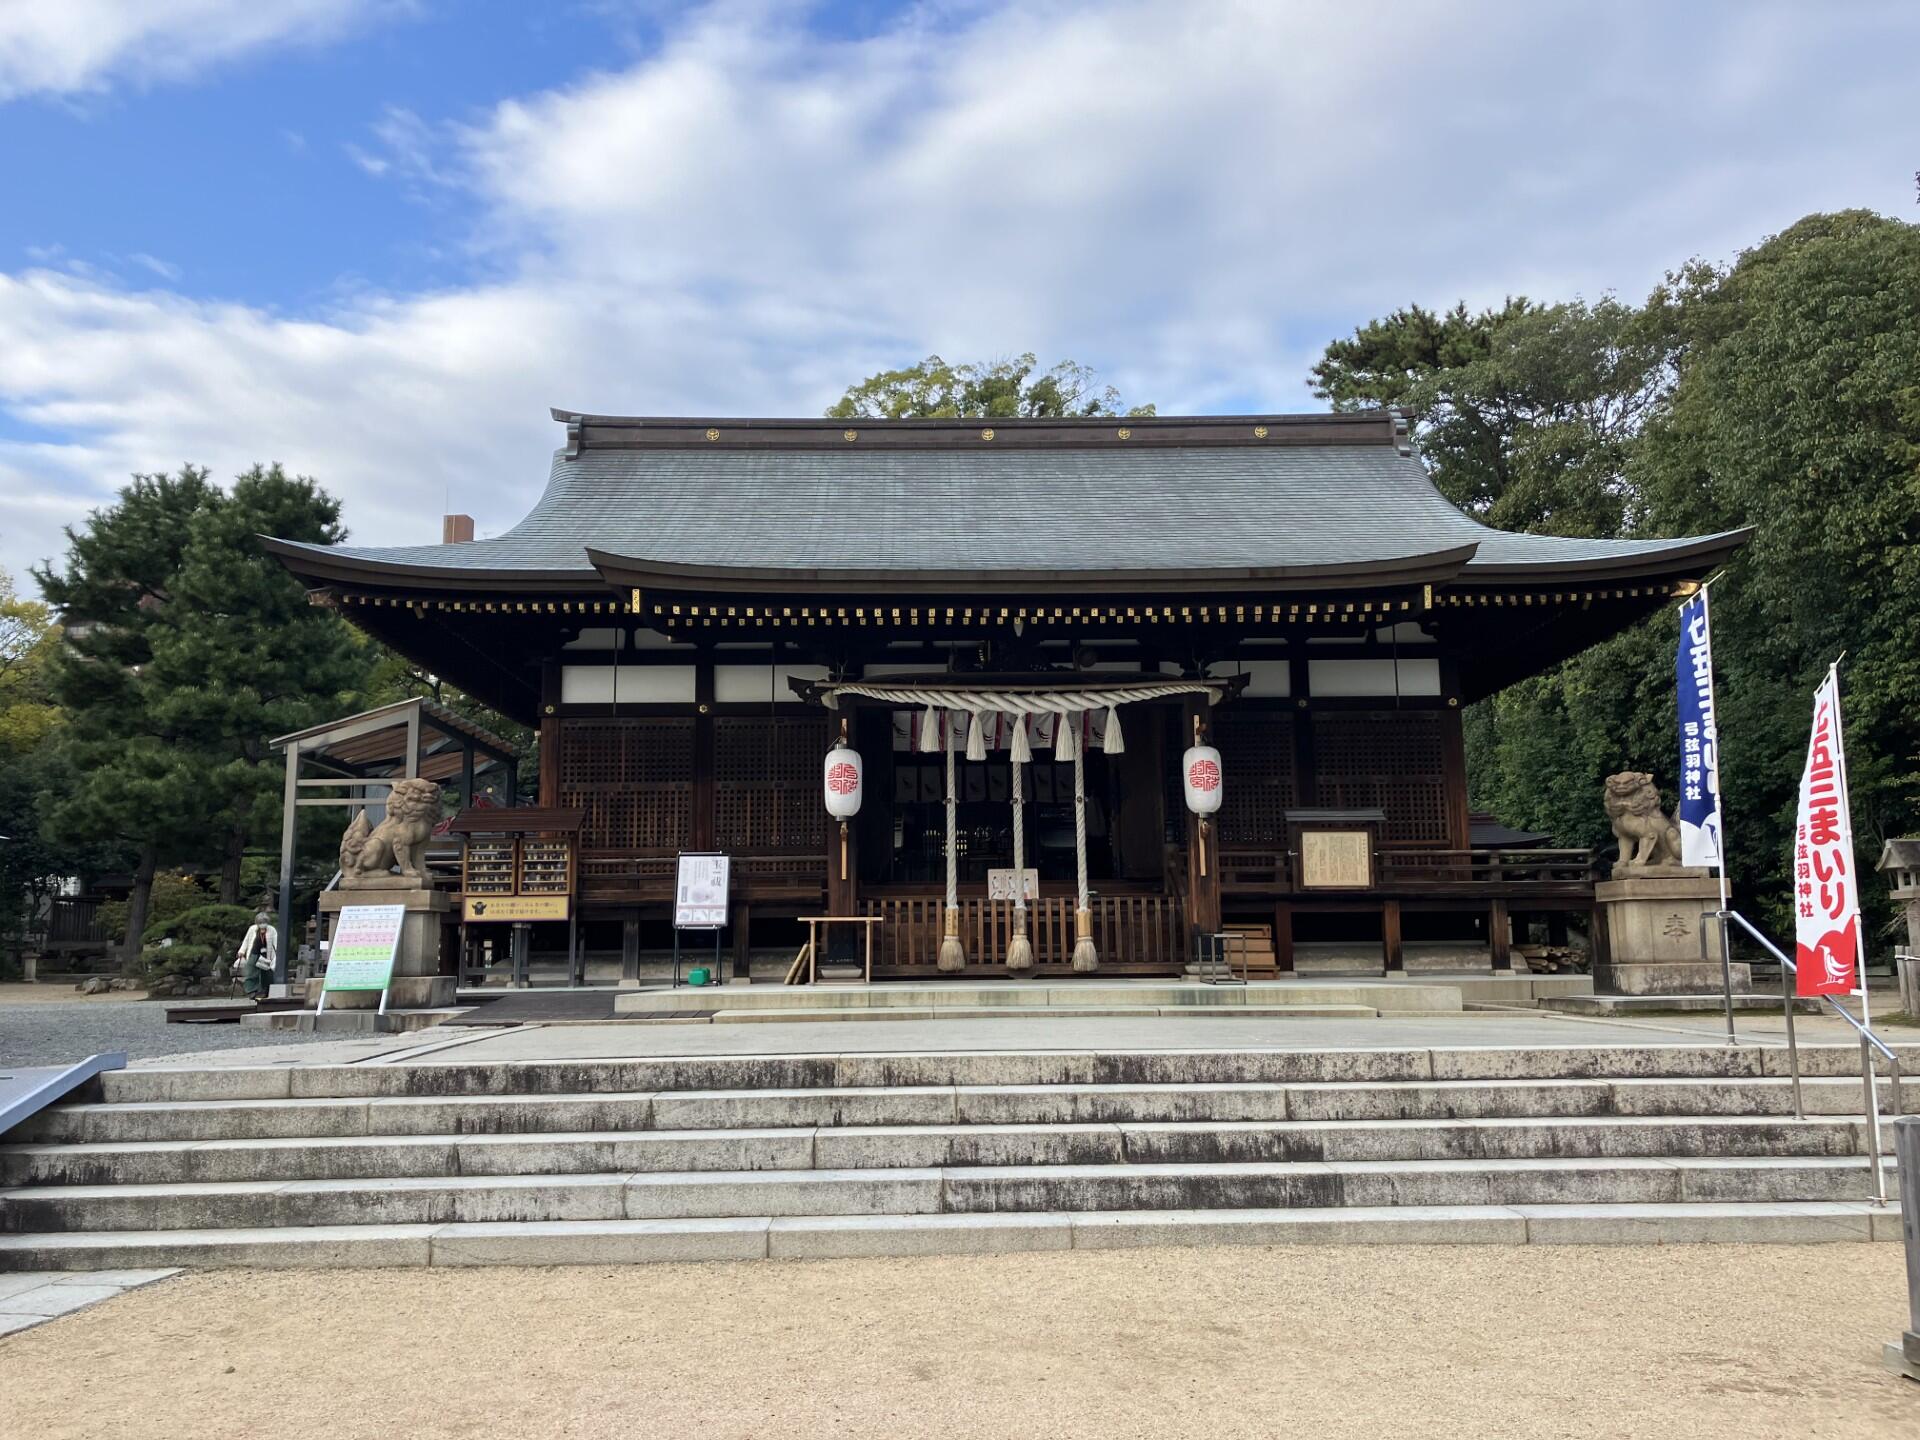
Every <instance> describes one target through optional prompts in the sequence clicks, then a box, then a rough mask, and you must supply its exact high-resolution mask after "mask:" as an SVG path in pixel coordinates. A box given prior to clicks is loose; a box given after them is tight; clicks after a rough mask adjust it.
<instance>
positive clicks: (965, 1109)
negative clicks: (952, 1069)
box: [12, 1078, 1920, 1144]
mask: <svg viewBox="0 0 1920 1440" xmlns="http://www.w3.org/2000/svg"><path fill="white" fill-rule="evenodd" d="M1878 1089H1879V1095H1880V1104H1881V1107H1882V1113H1883V1114H1889V1113H1891V1112H1892V1110H1893V1109H1894V1105H1893V1099H1894V1096H1893V1086H1892V1082H1891V1081H1882V1082H1880V1083H1879V1087H1878ZM1801 1090H1802V1098H1803V1103H1804V1106H1805V1109H1806V1113H1807V1114H1809V1115H1857V1114H1860V1113H1861V1102H1862V1098H1863V1095H1862V1090H1863V1087H1862V1086H1861V1084H1860V1082H1859V1081H1858V1080H1850V1079H1824V1080H1822V1079H1815V1080H1806V1081H1804V1082H1803V1083H1802V1087H1801ZM1902 1090H1903V1092H1904V1098H1905V1101H1906V1108H1907V1109H1908V1110H1909V1111H1912V1110H1915V1109H1920V1081H1909V1082H1907V1083H1906V1084H1905V1085H1903V1086H1902ZM1792 1109H1793V1093H1792V1087H1791V1085H1790V1083H1789V1082H1788V1081H1786V1080H1781V1079H1732V1080H1684V1079H1682V1080H1676V1079H1666V1078H1658V1079H1614V1080H1557V1081H1532V1080H1473V1081H1452V1080H1449V1081H1400V1082H1379V1083H1376V1082H1347V1083H1338V1084H1321V1085H1302V1084H1293V1085H1288V1084H1271V1083H1259V1084H1188V1085H1082V1084H1052V1085H961V1086H910V1085H898V1086H842V1087H833V1088H824V1089H794V1090H761V1091H741V1090H707V1091H683V1092H666V1093H644V1092H614V1093H604V1094H535V1095H511V1094H509V1095H475V1096H467V1095H456V1096H422V1097H415V1096H391V1097H389V1096H375V1097H372V1098H369V1099H345V1098H341V1099H287V1100H272V1101H269V1100H179V1101H147V1102H138V1103H125V1104H81V1105H65V1106H56V1107H52V1108H50V1109H47V1110H45V1111H42V1112H41V1113H40V1114H39V1115H37V1116H35V1117H34V1118H33V1119H32V1120H30V1121H28V1122H27V1123H26V1124H25V1125H23V1126H20V1127H18V1128H17V1129H16V1130H15V1131H14V1132H12V1138H15V1139H17V1140H18V1141H21V1142H26V1143H42V1144H44V1143H51V1142H60V1141H68V1142H76V1143H82V1144H103V1143H115V1142H120V1143H137V1142H151V1141H168V1140H241V1139H267V1138H287V1139H292V1138H301V1137H312V1138H320V1137H342V1136H356V1135H440V1136H452V1135H462V1134H506V1133H522V1134H546V1133H569V1132H576V1131H587V1130H618V1131H632V1130H725V1129H736V1128H752V1129H765V1128H785V1127H814V1126H835V1127H838V1126H857V1125H883V1126H901V1125H941V1124H949V1123H957V1124H982V1125H1045V1124H1053V1125H1061V1124H1089V1123H1114V1122H1148V1121H1182V1120H1195V1121H1198V1120H1214V1121H1256V1120H1286V1119H1296V1120H1375V1119H1477V1118H1487V1117H1533V1118H1549V1117H1573V1116H1596V1115H1672V1116H1682V1115H1684V1116H1696V1117H1709V1116H1723V1115H1781V1116H1784V1115H1789V1114H1791V1113H1792Z"/></svg>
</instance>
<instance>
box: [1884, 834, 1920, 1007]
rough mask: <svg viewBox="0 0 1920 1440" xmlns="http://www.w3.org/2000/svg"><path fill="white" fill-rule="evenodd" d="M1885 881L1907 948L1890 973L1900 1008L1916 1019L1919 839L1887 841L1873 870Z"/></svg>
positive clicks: (1919, 988) (1919, 933) (1919, 962)
mask: <svg viewBox="0 0 1920 1440" xmlns="http://www.w3.org/2000/svg"><path fill="white" fill-rule="evenodd" d="M1875 868H1876V869H1878V870H1879V872H1880V873H1881V874H1882V875H1884V876H1886V877H1887V887H1888V888H1887V898H1888V899H1890V900H1892V901H1893V903H1894V904H1896V905H1898V906H1899V907H1900V908H1901V909H1902V910H1904V911H1905V912H1906V915H1907V944H1906V948H1905V950H1904V951H1903V952H1902V954H1901V956H1900V958H1898V959H1896V960H1895V961H1894V967H1893V968H1894V970H1895V971H1896V972H1897V973H1898V975H1899V977H1900V1008H1901V1009H1902V1010H1904V1011H1906V1012H1907V1014H1909V1015H1920V959H1916V958H1915V957H1916V956H1920V836H1916V835H1909V836H1906V837H1905V838H1903V839H1899V840H1889V841H1887V848H1886V849H1884V850H1882V851H1881V852H1880V863H1879V865H1877V866H1876V867H1875Z"/></svg>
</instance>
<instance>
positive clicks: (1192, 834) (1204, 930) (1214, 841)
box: [1176, 695, 1233, 935]
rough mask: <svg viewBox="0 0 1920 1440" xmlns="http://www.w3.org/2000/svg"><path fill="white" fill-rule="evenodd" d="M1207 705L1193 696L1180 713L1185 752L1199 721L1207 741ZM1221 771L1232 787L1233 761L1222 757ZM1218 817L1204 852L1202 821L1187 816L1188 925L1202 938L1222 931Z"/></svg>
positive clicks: (1209, 827)
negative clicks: (1196, 722)
mask: <svg viewBox="0 0 1920 1440" xmlns="http://www.w3.org/2000/svg"><path fill="white" fill-rule="evenodd" d="M1207 709H1208V706H1207V702H1206V699H1205V697H1204V696H1199V695H1190V696H1188V697H1187V699H1186V703H1185V704H1184V705H1183V706H1182V707H1181V711H1180V720H1181V723H1180V734H1179V736H1178V737H1176V738H1177V740H1178V745H1179V748H1180V749H1181V750H1182V751H1184V750H1185V749H1186V747H1187V746H1189V745H1191V744H1192V743H1193V722H1194V720H1195V719H1198V720H1199V721H1200V722H1201V724H1202V726H1203V729H1202V732H1201V734H1202V738H1203V739H1204V738H1205V733H1206V732H1205V730H1204V726H1205V724H1206V720H1207ZM1220 763H1221V768H1222V769H1223V770H1225V771H1226V773H1227V781H1226V783H1227V784H1229V785H1231V784H1232V783H1233V757H1232V756H1231V755H1226V754H1223V755H1221V757H1220ZM1218 818H1219V817H1218V816H1214V817H1212V819H1211V820H1210V821H1209V823H1208V825H1207V832H1206V850H1205V854H1204V870H1205V873H1204V874H1203V873H1201V872H1202V869H1203V864H1202V861H1203V856H1202V851H1201V835H1200V817H1199V816H1197V815H1195V814H1193V813H1192V812H1191V811H1189V812H1188V813H1187V924H1188V925H1189V926H1190V927H1191V928H1192V929H1194V930H1196V931H1199V932H1200V933H1201V934H1208V935H1210V934H1212V933H1214V932H1215V931H1217V930H1218V929H1219V928H1220V826H1219V824H1218V823H1216V822H1217V821H1218Z"/></svg>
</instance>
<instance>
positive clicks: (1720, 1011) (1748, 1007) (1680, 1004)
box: [1538, 993, 1822, 1016]
mask: <svg viewBox="0 0 1920 1440" xmlns="http://www.w3.org/2000/svg"><path fill="white" fill-rule="evenodd" d="M1538 1003H1539V1008H1540V1009H1542V1010H1558V1011H1560V1012H1561V1013H1562V1014H1566V1015H1594V1016H1614V1015H1618V1016H1633V1015H1673V1014H1708V1013H1710V1014H1715V1015H1724V1014H1725V1013H1726V1009H1727V1001H1726V996H1725V995H1724V994H1713V995H1552V996H1548V997H1547V998H1545V999H1543V1000H1541V1001H1539V1002H1538ZM1733 1008H1734V1011H1735V1012H1736V1013H1752V1012H1756V1011H1758V1012H1764V1013H1766V1014H1770V1015H1778V1014H1780V1013H1781V1011H1782V1010H1783V1008H1784V1007H1783V1006H1782V1004H1781V1002H1780V997H1779V996H1778V995H1755V994H1751V993H1749V994H1745V995H1741V994H1736V995H1735V996H1734V997H1733ZM1821 1008H1822V1007H1821V1005H1820V1002H1819V1001H1818V1000H1796V1001H1795V1002H1794V1006H1793V1009H1794V1013H1795V1014H1796V1015H1817V1014H1819V1013H1820V1011H1821Z"/></svg>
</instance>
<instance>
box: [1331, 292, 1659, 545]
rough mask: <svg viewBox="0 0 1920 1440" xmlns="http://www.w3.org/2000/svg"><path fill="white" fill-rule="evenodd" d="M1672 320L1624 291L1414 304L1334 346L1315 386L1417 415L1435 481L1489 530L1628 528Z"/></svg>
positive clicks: (1585, 532)
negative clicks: (1586, 297) (1473, 305)
mask: <svg viewBox="0 0 1920 1440" xmlns="http://www.w3.org/2000/svg"><path fill="white" fill-rule="evenodd" d="M1671 318H1672V317H1671V316H1670V315H1668V314H1666V313H1665V312H1662V311H1659V310H1654V309H1641V308H1636V307H1634V306H1630V305H1625V304H1622V303H1621V302H1619V301H1617V300H1614V299H1611V298H1607V299H1603V300H1600V301H1597V302H1595V303H1593V304H1586V303H1584V302H1581V301H1573V302H1569V303H1567V304H1561V305H1537V304H1534V303H1533V302H1531V301H1528V300H1526V299H1510V300H1508V301H1507V302H1506V304H1505V305H1503V306H1501V307H1500V308H1499V309H1497V310H1483V311H1480V312H1478V313H1471V312H1469V311H1468V310H1467V309H1466V307H1465V306H1458V305H1457V306H1455V307H1454V308H1453V309H1452V310H1449V311H1447V312H1446V313H1444V314H1436V313H1435V312H1432V311H1429V310H1424V309H1422V308H1421V307H1419V306H1417V305H1415V306H1412V307H1409V308H1408V309H1405V310H1396V311H1395V312H1394V313H1393V314H1392V315H1389V316H1388V317H1387V318H1385V319H1384V320H1375V321H1372V322H1370V323H1368V324H1366V325H1363V326H1361V327H1360V328H1359V329H1358V330H1356V331H1355V332H1354V334H1353V335H1352V336H1351V337H1349V338H1348V339H1345V340H1336V341H1335V342H1334V343H1333V344H1331V345H1329V346H1328V347H1327V349H1326V353H1325V354H1324V355H1323V356H1322V357H1321V359H1320V361H1319V363H1318V364H1316V365H1315V366H1314V367H1313V377H1312V378H1313V387H1314V393H1315V394H1316V395H1318V396H1319V397H1320V398H1321V399H1323V400H1327V401H1330V402H1331V403H1332V404H1333V407H1334V408H1335V409H1337V410H1354V409H1364V408H1370V407H1374V406H1392V407H1395V408H1397V409H1400V410H1403V411H1405V412H1406V413H1407V414H1408V416H1409V417H1410V418H1411V420H1412V422H1413V426H1414V432H1415V438H1416V440H1417V441H1418V443H1419V447H1420V453H1421V455H1422V456H1423V457H1424V459H1425V460H1426V463H1427V467H1428V470H1429V472H1430V473H1431V474H1432V476H1433V481H1434V484H1435V485H1436V486H1438V487H1439V489H1440V491H1441V493H1442V494H1444V495H1446V497H1447V498H1448V499H1450V500H1452V501H1453V502H1454V504H1456V505H1458V506H1460V508H1461V509H1463V510H1465V511H1467V512H1468V513H1469V514H1472V515H1474V516H1476V517H1478V518H1479V519H1481V520H1484V521H1485V522H1486V523H1487V524H1489V525H1492V526H1495V527H1496V528H1498V529H1502V530H1535V531H1551V532H1553V533H1555V534H1561V535H1581V536H1590V535H1599V536H1608V535H1618V534H1620V533H1621V532H1622V531H1623V530H1624V529H1626V528H1628V527H1629V526H1631V525H1632V524H1633V523H1635V521H1636V520H1638V519H1639V518H1640V515H1639V507H1638V504H1637V497H1636V496H1635V495H1634V493H1633V489H1632V486H1631V484H1630V483H1629V481H1628V479H1627V476H1626V464H1627V458H1628V456H1629V454H1630V453H1631V451H1632V448H1633V445H1634V443H1635V441H1636V440H1637V439H1638V437H1639V434H1640V431H1641V429H1642V428H1643V427H1644V425H1645V424H1646V421H1647V419H1648V417H1649V416H1650V415H1651V414H1652V413H1653V411H1654V410H1655V408H1656V407H1657V405H1658V404H1659V403H1660V399H1661V397H1662V395H1663V394H1664V393H1665V391H1666V389H1667V387H1668V385H1669V384H1670V382H1671V378H1672V361H1673V355H1674V350H1675V347H1676V343H1677V337H1676V336H1675V335H1674V333H1673V331H1672V328H1671Z"/></svg>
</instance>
